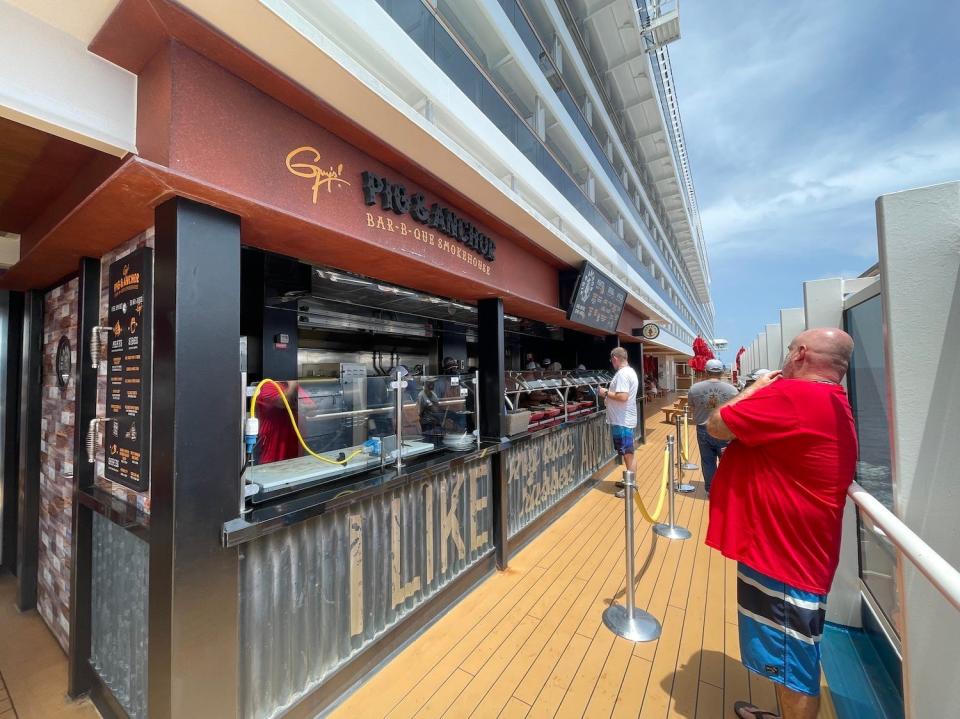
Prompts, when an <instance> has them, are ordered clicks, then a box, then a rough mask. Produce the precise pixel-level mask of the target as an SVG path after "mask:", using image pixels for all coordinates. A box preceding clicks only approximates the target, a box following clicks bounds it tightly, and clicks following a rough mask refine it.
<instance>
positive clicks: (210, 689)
mask: <svg viewBox="0 0 960 719" xmlns="http://www.w3.org/2000/svg"><path fill="white" fill-rule="evenodd" d="M155 257H156V260H155V269H154V278H155V279H154V283H155V286H154V328H155V329H154V364H153V368H154V369H153V416H152V421H151V433H152V466H151V518H150V572H149V582H150V610H149V624H150V626H149V657H148V671H149V695H148V707H149V715H150V717H151V719H167V718H169V717H187V716H196V717H201V716H203V717H214V716H216V717H235V716H237V715H238V694H239V690H238V676H239V642H238V627H239V606H238V582H239V556H238V550H237V549H236V548H230V549H228V548H224V547H223V546H222V545H221V540H220V536H221V529H222V525H223V523H224V522H225V521H226V520H228V519H232V518H233V517H234V516H236V513H237V506H238V504H239V500H240V481H239V476H240V442H241V436H240V432H241V430H240V412H241V396H240V392H241V388H240V344H239V338H240V219H239V218H238V217H236V216H234V215H230V214H228V213H225V212H222V211H220V210H216V209H214V208H212V207H208V206H205V205H199V204H197V203H194V202H191V201H189V200H185V199H183V198H179V197H176V198H173V199H171V200H168V201H167V202H165V203H164V204H163V205H160V206H159V207H158V208H157V210H156V254H155Z"/></svg>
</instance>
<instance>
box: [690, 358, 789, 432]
mask: <svg viewBox="0 0 960 719" xmlns="http://www.w3.org/2000/svg"><path fill="white" fill-rule="evenodd" d="M778 379H780V371H779V370H778V371H776V372H771V373H770V374H768V375H764V376H763V377H761V378H760V379H758V380H757V381H756V382H754V383H753V384H752V385H750V386H749V387H748V388H747V389H745V390H744V391H743V392H741V393H740V394H738V395H737V396H736V397H734V398H733V399H731V400H730V401H729V402H727V403H726V404H724V405H723V406H721V407H717V409H715V410H713V412H711V413H710V417H709V419H707V433H708V434H709V435H710V436H711V437H714V438H716V439H721V440H731V439H736V435H735V434H734V433H733V430H731V429H730V428H729V427H728V426H727V424H726V422H724V421H723V416H722V415H721V414H720V410H721V409H725V408H728V407H733V406H734V405H736V404H739V403H740V402H743V401H744V400H745V399H749V398H750V397H752V396H753V395H755V394H756V393H757V392H759V391H760V390H761V389H763V388H764V387H767V386H769V385H771V384H773V383H774V382H776V381H777V380H778Z"/></svg>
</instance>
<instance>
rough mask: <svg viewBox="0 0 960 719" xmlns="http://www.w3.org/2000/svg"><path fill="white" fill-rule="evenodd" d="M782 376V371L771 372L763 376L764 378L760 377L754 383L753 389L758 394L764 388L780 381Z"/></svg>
mask: <svg viewBox="0 0 960 719" xmlns="http://www.w3.org/2000/svg"><path fill="white" fill-rule="evenodd" d="M781 374H783V373H782V372H781V371H780V370H776V371H774V372H770V373H768V374H765V375H763V377H760V378H759V379H758V380H757V381H756V382H754V383H753V387H752V389H753V391H754V392H758V391H760V390H762V389H763V388H764V387H767V386H769V385H772V384H773V383H774V382H776V381H777V380H778V379H780V375H781Z"/></svg>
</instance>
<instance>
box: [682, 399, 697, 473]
mask: <svg viewBox="0 0 960 719" xmlns="http://www.w3.org/2000/svg"><path fill="white" fill-rule="evenodd" d="M683 417H684V420H686V419H688V418H689V417H690V406H689V405H688V406H687V407H685V408H684V413H683ZM677 419H679V416H678V417H677ZM682 424H683V423H681V422H677V437H678V439H677V442H681V443H682V445H681V446H682V447H683V450H682V451H681V452H680V462H681V465H680V469H684V470H686V471H688V472H695V471H696V470H698V469H700V467H698V466H697V465H695V464H694V463H693V462H691V461H690V447H689V445H688V444H687V433H686V432H684V433H683V438H682V439H679V437H680V429H681V425H682Z"/></svg>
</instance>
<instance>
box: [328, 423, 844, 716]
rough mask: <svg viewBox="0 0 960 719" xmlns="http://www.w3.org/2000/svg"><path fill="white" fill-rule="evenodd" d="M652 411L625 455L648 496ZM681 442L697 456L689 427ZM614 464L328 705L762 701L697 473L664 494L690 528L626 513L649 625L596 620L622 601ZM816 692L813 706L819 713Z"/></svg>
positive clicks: (769, 695)
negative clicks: (689, 489) (685, 533)
mask: <svg viewBox="0 0 960 719" xmlns="http://www.w3.org/2000/svg"><path fill="white" fill-rule="evenodd" d="M651 414H654V413H653V412H651ZM655 414H656V416H654V417H649V418H648V421H647V429H648V435H647V436H648V439H647V444H646V446H644V447H642V448H640V449H639V451H638V454H637V481H638V485H639V486H640V489H641V494H642V496H643V498H644V501H645V502H646V503H647V506H648V507H651V509H652V505H653V501H654V499H655V496H656V493H657V490H658V485H659V481H660V473H661V467H662V461H663V449H664V442H665V438H666V436H667V434H668V432H670V431H671V429H672V428H671V427H670V426H669V425H666V424H662V423H661V422H660V420H661V419H662V417H663V415H662V413H660V412H656V413H655ZM691 444H692V446H691V454H692V457H691V461H694V462H697V461H698V453H697V449H696V440H695V436H694V434H693V431H692V428H691ZM619 475H620V472H619V470H618V471H616V472H614V473H612V474H611V475H610V476H609V477H607V478H606V480H605V481H604V482H601V483H599V484H598V485H597V486H596V487H595V488H593V489H592V490H590V491H589V492H588V493H587V494H586V495H585V496H584V497H583V498H582V499H581V500H580V501H579V502H578V503H577V504H576V505H575V506H574V507H573V508H571V509H570V510H569V511H568V512H567V513H566V514H565V515H564V516H562V517H561V518H560V519H559V520H557V521H556V522H555V523H554V524H553V525H552V526H551V527H549V528H548V529H547V530H546V531H544V532H543V533H542V534H540V535H539V536H538V537H537V538H536V539H534V540H533V541H532V542H531V543H530V544H529V545H527V546H526V547H525V548H524V549H523V550H522V551H521V552H520V553H519V554H517V556H515V557H514V558H513V559H512V560H511V562H510V567H509V569H508V570H507V571H506V572H502V573H498V574H496V575H494V576H492V577H490V578H489V579H487V580H486V581H484V582H483V583H482V584H481V585H480V586H479V587H477V588H476V589H475V590H474V591H473V592H472V593H471V594H469V595H468V596H467V597H465V598H464V599H463V600H462V601H461V602H460V603H459V604H457V605H456V606H455V607H453V608H452V609H451V610H450V611H449V612H448V613H447V614H446V615H445V616H443V617H442V618H441V619H440V620H438V621H437V622H436V623H435V624H434V625H433V626H431V627H430V628H429V629H428V630H427V631H425V632H424V633H423V634H422V635H421V636H420V637H419V638H417V639H416V640H415V641H414V642H413V643H411V644H410V645H409V646H408V647H407V648H405V649H404V650H403V651H402V652H401V653H400V654H398V655H397V656H396V657H394V659H392V660H391V661H390V662H389V664H387V665H386V666H384V667H383V668H382V669H381V670H380V671H379V672H378V673H377V674H375V675H372V676H371V677H370V679H369V680H368V681H367V682H366V683H365V684H364V685H363V686H362V687H360V688H359V689H358V690H357V691H356V692H355V693H354V694H353V695H351V696H350V697H349V698H348V699H347V700H346V701H344V702H343V703H342V704H341V705H340V706H339V707H337V708H336V709H335V710H334V711H333V712H332V714H331V716H333V717H336V718H337V719H356V718H357V717H390V718H391V719H399V718H401V717H441V716H444V717H468V716H471V717H553V716H556V717H643V719H660V718H666V717H684V718H687V719H708V718H713V717H729V716H733V711H732V708H731V707H732V704H733V702H734V701H736V700H738V699H751V700H752V701H753V702H755V703H756V704H757V705H759V706H760V707H762V708H766V709H775V708H776V697H775V693H774V688H773V685H772V684H771V683H770V682H769V681H768V680H766V679H763V678H760V677H757V676H756V675H752V674H750V673H749V672H747V670H746V669H745V668H744V667H743V665H741V664H740V662H739V646H738V640H737V607H736V594H735V580H736V566H735V564H734V563H733V562H730V561H728V560H726V559H724V558H723V557H722V556H721V555H720V554H719V553H718V552H715V551H714V550H712V549H709V548H708V547H706V545H704V544H703V541H702V539H703V536H704V534H705V532H706V527H707V518H708V511H707V502H706V499H705V495H704V492H703V488H702V478H701V475H700V473H699V472H688V473H687V475H688V476H687V481H689V482H690V483H692V484H694V485H695V486H696V487H697V491H696V492H694V493H692V494H690V495H685V496H684V495H678V501H677V517H678V524H681V525H683V526H685V527H687V528H688V529H690V530H691V532H693V538H692V539H689V540H687V541H669V540H665V539H663V538H662V537H658V536H657V535H655V534H653V532H651V531H650V526H649V525H648V524H647V523H646V522H644V521H643V520H642V519H641V518H640V517H639V516H637V527H636V550H637V553H636V568H637V585H636V596H637V605H638V606H639V607H642V608H644V609H646V610H647V611H649V612H651V613H652V614H653V615H654V616H655V617H657V618H658V619H660V621H661V622H662V624H663V634H662V636H661V637H660V639H659V640H657V641H655V642H649V643H643V644H633V643H631V642H628V641H626V640H623V639H620V638H619V637H616V636H615V635H614V634H612V633H611V632H610V631H609V630H608V629H607V628H606V627H605V626H603V623H602V619H601V615H602V613H603V610H604V609H605V608H606V607H607V606H608V604H609V603H610V602H611V601H617V602H621V603H622V602H623V594H624V587H625V581H624V573H625V570H624V522H623V500H618V499H616V498H615V497H614V496H613V493H614V491H615V487H614V485H613V482H614V481H615V480H617V479H619V478H620V477H619ZM665 515H666V509H664V516H665ZM824 696H825V698H826V701H824V707H823V709H822V710H821V717H829V716H831V715H832V706H831V705H830V701H829V697H828V694H827V693H826V692H825V694H824Z"/></svg>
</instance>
